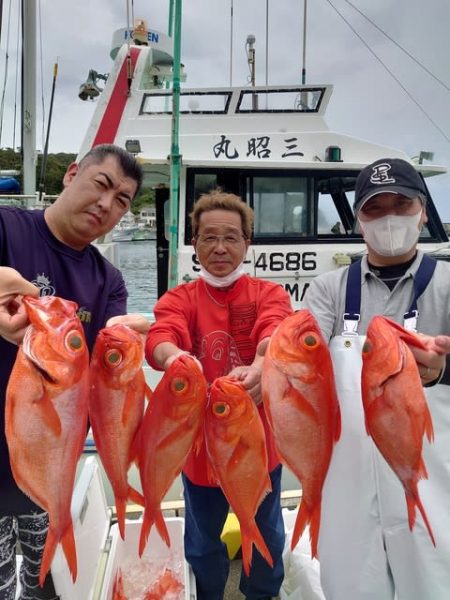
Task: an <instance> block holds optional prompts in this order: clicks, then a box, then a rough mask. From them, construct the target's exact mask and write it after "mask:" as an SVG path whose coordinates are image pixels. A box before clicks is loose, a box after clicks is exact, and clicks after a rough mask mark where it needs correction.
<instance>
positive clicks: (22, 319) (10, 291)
mask: <svg viewBox="0 0 450 600" xmlns="http://www.w3.org/2000/svg"><path fill="white" fill-rule="evenodd" d="M38 295H39V289H38V288H37V287H36V286H35V285H33V284H32V283H30V282H29V281H27V280H26V279H24V278H23V277H22V276H21V275H20V273H18V272H17V271H16V270H15V269H11V268H10V267H0V336H1V337H4V338H5V339H6V340H8V342H12V343H13V344H19V343H20V342H21V341H22V339H23V335H24V333H25V329H26V328H27V326H28V316H27V313H26V311H25V307H24V305H23V304H22V297H23V296H38Z"/></svg>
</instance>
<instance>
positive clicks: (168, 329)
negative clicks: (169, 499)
mask: <svg viewBox="0 0 450 600" xmlns="http://www.w3.org/2000/svg"><path fill="white" fill-rule="evenodd" d="M191 222H192V234H193V238H192V245H193V246H194V248H195V251H196V254H197V258H198V261H199V263H200V267H201V268H200V277H199V279H197V280H195V281H192V282H190V283H187V284H182V285H179V286H177V287H176V288H174V289H172V290H169V291H168V292H166V294H164V296H162V297H161V298H160V300H159V301H158V302H157V303H156V305H155V308H154V314H155V318H156V322H155V323H154V324H153V325H152V327H151V329H150V332H149V334H148V337H147V342H146V358H147V361H148V362H149V364H150V365H151V366H152V367H154V368H156V369H163V370H165V369H167V368H168V367H169V366H170V365H171V364H172V362H173V361H174V360H176V359H177V357H178V356H180V354H183V353H186V352H187V353H190V354H192V355H193V356H195V357H196V358H197V359H198V360H199V361H200V363H201V365H202V368H203V372H204V374H205V377H206V380H207V381H208V383H212V382H213V381H214V379H215V378H216V377H220V376H222V375H227V374H230V373H232V374H234V375H236V377H238V378H239V379H240V380H241V381H242V383H243V385H244V387H245V388H246V389H247V391H248V392H249V394H250V396H251V397H252V398H253V400H254V402H255V404H256V405H257V406H258V408H259V412H260V415H261V419H262V422H263V425H264V428H265V432H266V442H267V451H268V458H269V471H270V477H271V481H272V492H271V493H270V494H268V496H266V498H265V499H264V501H263V502H262V503H261V505H260V507H259V509H258V512H257V515H256V522H257V524H258V527H259V529H260V531H261V533H262V535H263V537H264V539H265V541H266V543H267V545H268V548H269V550H270V553H271V555H272V558H273V562H274V566H273V568H271V567H270V566H269V565H268V564H267V563H266V562H265V560H264V559H263V558H262V557H261V555H260V554H259V552H258V551H257V550H254V553H253V563H252V568H251V571H250V575H249V577H247V576H245V574H244V573H242V575H241V583H240V589H241V591H242V593H243V594H244V595H245V597H246V598H248V599H249V600H266V599H269V598H271V597H272V596H277V595H278V592H279V589H280V586H281V583H282V581H283V576H284V571H283V562H282V551H283V546H284V526H283V519H282V516H281V507H280V491H281V465H280V464H279V459H278V457H277V454H276V451H275V446H274V440H273V436H272V434H271V432H270V429H269V426H268V423H267V419H266V416H265V414H264V409H263V406H262V403H261V402H262V398H261V384H260V379H261V369H262V362H263V358H264V353H265V350H266V347H267V344H268V341H269V337H270V335H271V334H272V332H273V331H274V329H275V328H276V327H277V325H278V324H279V323H280V322H281V321H282V320H283V319H284V318H285V317H287V316H288V315H289V314H290V313H291V312H292V308H291V303H290V299H289V296H288V294H287V293H286V292H285V290H284V289H283V288H282V287H281V286H280V285H277V284H275V283H272V282H269V281H264V280H262V279H257V278H255V277H250V276H248V275H247V274H246V273H245V271H244V267H243V261H244V259H245V256H246V252H247V248H248V246H249V245H250V238H251V234H252V225H253V211H252V209H251V208H250V207H249V206H247V205H246V204H245V203H244V202H243V201H242V200H241V199H240V198H239V197H238V196H235V195H234V194H228V193H224V192H222V191H221V190H214V191H212V192H210V193H209V194H205V195H203V196H202V197H201V198H200V199H199V200H198V202H196V204H195V206H194V210H193V212H192V214H191ZM183 485H184V498H185V508H186V511H185V553H186V558H187V560H188V562H189V563H190V564H191V566H192V568H193V571H194V574H195V577H196V581H197V598H198V600H222V598H223V593H224V589H225V584H226V580H227V577H228V572H229V561H228V556H227V552H226V547H225V545H224V544H223V542H222V541H221V539H220V535H221V532H222V529H223V526H224V523H225V520H226V518H227V515H228V510H229V505H228V502H227V500H226V498H225V496H224V494H223V493H222V490H221V489H220V488H218V487H212V486H211V483H210V481H209V479H208V473H207V457H206V450H205V444H203V448H202V450H201V452H200V453H199V454H198V455H194V453H191V454H190V456H189V457H188V460H187V462H186V464H185V466H184V469H183Z"/></svg>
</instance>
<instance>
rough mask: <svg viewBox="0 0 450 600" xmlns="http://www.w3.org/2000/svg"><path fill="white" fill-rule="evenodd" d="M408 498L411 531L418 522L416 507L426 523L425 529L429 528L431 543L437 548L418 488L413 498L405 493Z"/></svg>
mask: <svg viewBox="0 0 450 600" xmlns="http://www.w3.org/2000/svg"><path fill="white" fill-rule="evenodd" d="M405 497H406V506H407V508H408V525H409V529H410V530H411V531H412V529H413V527H414V523H415V521H416V506H417V508H418V509H419V512H420V514H421V515H422V519H423V521H424V523H425V527H426V528H427V531H428V535H429V536H430V539H431V543H432V544H433V546H434V547H436V541H435V539H434V535H433V530H432V529H431V525H430V523H429V521H428V517H427V514H426V512H425V508H424V507H423V504H422V501H421V500H420V498H419V493H418V491H417V488H416V493H415V495H414V496H413V495H412V494H411V493H409V492H406V491H405Z"/></svg>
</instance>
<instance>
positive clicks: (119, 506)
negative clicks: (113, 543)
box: [115, 496, 127, 540]
mask: <svg viewBox="0 0 450 600" xmlns="http://www.w3.org/2000/svg"><path fill="white" fill-rule="evenodd" d="M115 502H116V515H117V524H118V525H119V533H120V537H121V538H122V539H123V540H124V539H125V512H126V503H127V502H126V499H125V498H119V497H117V496H116V500H115Z"/></svg>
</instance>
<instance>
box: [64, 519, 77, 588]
mask: <svg viewBox="0 0 450 600" xmlns="http://www.w3.org/2000/svg"><path fill="white" fill-rule="evenodd" d="M61 545H62V548H63V551H64V555H65V557H66V560H67V564H68V565H69V571H70V574H71V575H72V581H73V582H75V580H76V578H77V550H76V546H75V537H74V535H73V524H72V521H71V522H70V524H69V526H68V527H67V529H66V531H65V532H64V535H63V536H62V538H61Z"/></svg>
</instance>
